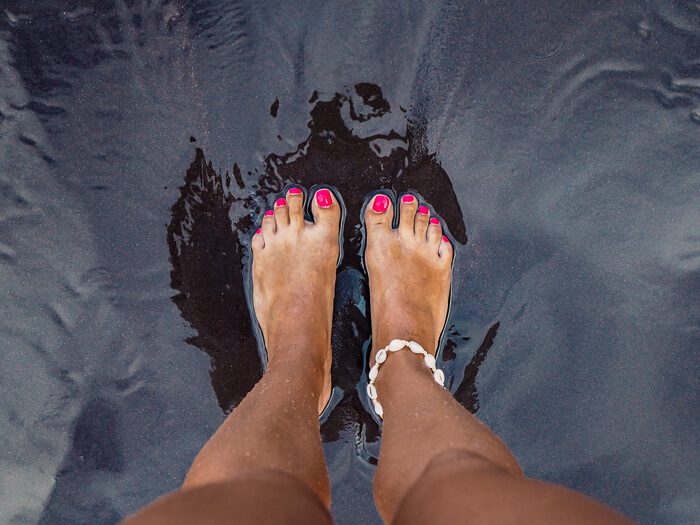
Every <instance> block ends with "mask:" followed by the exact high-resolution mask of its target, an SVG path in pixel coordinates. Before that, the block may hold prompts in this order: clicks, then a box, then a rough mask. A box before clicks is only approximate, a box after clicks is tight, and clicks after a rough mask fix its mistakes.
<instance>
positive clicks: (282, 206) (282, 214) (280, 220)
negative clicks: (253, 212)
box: [275, 198, 289, 230]
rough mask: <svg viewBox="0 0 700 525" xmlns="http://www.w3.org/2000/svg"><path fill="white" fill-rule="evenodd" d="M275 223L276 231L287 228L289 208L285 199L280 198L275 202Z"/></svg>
mask: <svg viewBox="0 0 700 525" xmlns="http://www.w3.org/2000/svg"><path fill="white" fill-rule="evenodd" d="M275 221H276V222H277V229H278V230H279V229H280V228H286V227H287V226H289V206H287V200H286V199H282V198H280V199H277V200H276V201H275Z"/></svg>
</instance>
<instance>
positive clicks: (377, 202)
mask: <svg viewBox="0 0 700 525" xmlns="http://www.w3.org/2000/svg"><path fill="white" fill-rule="evenodd" d="M372 209H373V210H374V211H376V212H377V213H384V212H385V211H386V210H388V209H389V197H387V196H386V195H381V194H380V195H377V196H376V197H375V199H374V204H373V205H372Z"/></svg>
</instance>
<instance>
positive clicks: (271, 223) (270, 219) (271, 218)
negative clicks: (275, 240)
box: [260, 210, 277, 238]
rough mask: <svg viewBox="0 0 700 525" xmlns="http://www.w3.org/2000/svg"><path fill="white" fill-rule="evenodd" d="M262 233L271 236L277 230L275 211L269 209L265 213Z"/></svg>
mask: <svg viewBox="0 0 700 525" xmlns="http://www.w3.org/2000/svg"><path fill="white" fill-rule="evenodd" d="M260 228H261V229H262V233H263V235H264V236H267V237H268V238H271V237H272V236H273V235H274V234H275V232H276V231H277V221H275V212H274V211H273V210H267V211H266V212H265V215H263V220H262V226H261V227H260Z"/></svg>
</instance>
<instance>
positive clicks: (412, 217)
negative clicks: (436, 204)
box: [399, 193, 418, 237]
mask: <svg viewBox="0 0 700 525" xmlns="http://www.w3.org/2000/svg"><path fill="white" fill-rule="evenodd" d="M416 210H418V199H416V198H415V196H413V195H411V194H410V193H407V194H406V195H404V196H403V197H401V205H400V216H399V235H401V236H402V237H404V236H408V235H410V236H413V226H414V224H415V221H416Z"/></svg>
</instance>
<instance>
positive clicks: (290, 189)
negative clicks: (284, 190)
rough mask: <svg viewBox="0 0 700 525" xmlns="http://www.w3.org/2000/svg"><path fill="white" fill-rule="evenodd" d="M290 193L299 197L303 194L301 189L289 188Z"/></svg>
mask: <svg viewBox="0 0 700 525" xmlns="http://www.w3.org/2000/svg"><path fill="white" fill-rule="evenodd" d="M289 193H291V194H292V195H299V194H300V193H301V190H300V189H299V188H289Z"/></svg>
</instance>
